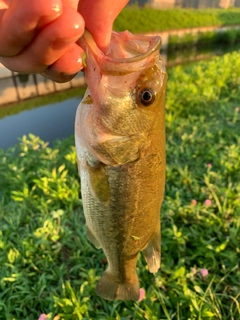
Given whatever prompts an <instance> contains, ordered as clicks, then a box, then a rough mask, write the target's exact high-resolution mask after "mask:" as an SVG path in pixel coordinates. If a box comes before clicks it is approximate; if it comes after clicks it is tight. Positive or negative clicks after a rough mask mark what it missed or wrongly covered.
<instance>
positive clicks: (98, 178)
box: [87, 162, 110, 204]
mask: <svg viewBox="0 0 240 320" xmlns="http://www.w3.org/2000/svg"><path fill="white" fill-rule="evenodd" d="M87 170H88V175H89V186H90V190H91V192H92V195H93V196H94V197H95V198H97V199H98V200H99V201H101V202H103V203H105V204H107V203H108V202H109V199H110V187H109V182H108V177H107V174H106V172H105V170H104V168H103V164H102V163H101V162H98V163H97V164H95V165H94V166H91V165H90V164H89V163H87Z"/></svg>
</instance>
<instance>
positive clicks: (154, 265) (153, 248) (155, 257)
mask: <svg viewBox="0 0 240 320" xmlns="http://www.w3.org/2000/svg"><path fill="white" fill-rule="evenodd" d="M160 245H161V236H160V230H159V231H158V232H157V233H155V235H154V236H153V237H152V239H151V240H150V241H149V243H148V244H147V246H146V248H145V249H143V255H144V257H145V259H146V261H147V264H148V267H149V271H150V272H151V273H155V272H157V271H158V269H159V268H160V258H161V249H160Z"/></svg>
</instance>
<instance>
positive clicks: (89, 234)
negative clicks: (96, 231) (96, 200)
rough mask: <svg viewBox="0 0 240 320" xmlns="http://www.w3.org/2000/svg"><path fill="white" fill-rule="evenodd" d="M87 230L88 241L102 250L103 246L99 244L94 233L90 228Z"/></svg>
mask: <svg viewBox="0 0 240 320" xmlns="http://www.w3.org/2000/svg"><path fill="white" fill-rule="evenodd" d="M86 229H87V238H88V240H89V241H90V242H91V243H92V244H93V245H94V246H95V247H96V248H97V249H100V248H101V245H100V243H99V242H98V240H97V239H96V238H95V236H94V235H93V233H92V231H91V230H90V229H89V228H88V226H86Z"/></svg>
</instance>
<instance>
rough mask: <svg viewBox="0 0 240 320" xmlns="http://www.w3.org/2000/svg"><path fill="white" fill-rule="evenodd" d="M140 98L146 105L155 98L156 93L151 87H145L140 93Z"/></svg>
mask: <svg viewBox="0 0 240 320" xmlns="http://www.w3.org/2000/svg"><path fill="white" fill-rule="evenodd" d="M138 99H139V101H140V102H141V104H143V105H144V106H146V107H147V106H149V105H150V104H152V103H153V102H154V100H155V93H154V92H153V90H152V89H151V88H144V89H142V90H141V91H139V93H138Z"/></svg>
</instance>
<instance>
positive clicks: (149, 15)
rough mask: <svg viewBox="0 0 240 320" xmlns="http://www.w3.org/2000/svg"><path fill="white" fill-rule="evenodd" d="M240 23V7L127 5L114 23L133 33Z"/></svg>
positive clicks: (116, 27) (117, 27)
mask: <svg viewBox="0 0 240 320" xmlns="http://www.w3.org/2000/svg"><path fill="white" fill-rule="evenodd" d="M233 24H240V9H239V8H234V9H227V10H221V9H204V10H199V9H198V10H196V9H195V10H194V9H171V10H156V9H152V8H138V7H136V6H133V7H126V8H125V9H124V10H123V11H122V12H121V13H120V15H119V16H118V17H117V19H116V21H115V23H114V29H115V30H116V31H124V30H129V31H131V32H133V33H141V32H153V31H164V30H172V29H182V28H193V27H205V26H224V25H233Z"/></svg>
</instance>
